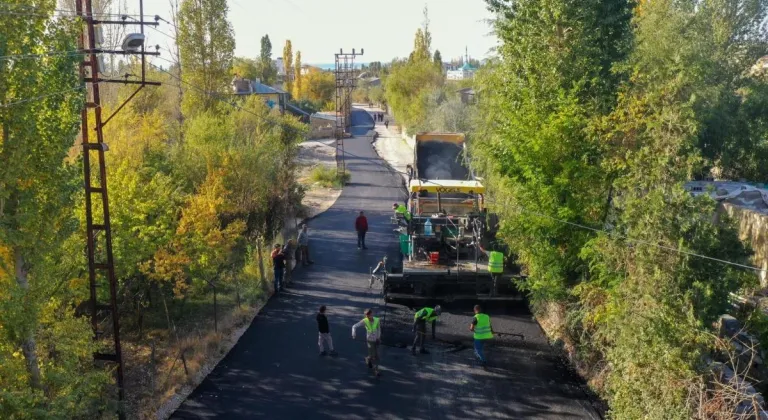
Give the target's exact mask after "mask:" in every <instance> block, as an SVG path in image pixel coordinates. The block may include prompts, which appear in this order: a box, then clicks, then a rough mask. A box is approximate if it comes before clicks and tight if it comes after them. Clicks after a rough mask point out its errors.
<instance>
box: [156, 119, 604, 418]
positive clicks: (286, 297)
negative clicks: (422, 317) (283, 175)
mask: <svg viewBox="0 0 768 420" xmlns="http://www.w3.org/2000/svg"><path fill="white" fill-rule="evenodd" d="M352 121H353V124H354V125H355V126H356V127H355V128H354V130H353V132H354V134H356V135H358V137H355V138H352V139H348V140H346V142H345V149H346V162H347V168H348V169H349V170H350V172H351V173H352V178H351V180H350V183H349V184H348V185H347V186H346V187H345V188H344V191H343V193H342V194H341V197H340V198H339V200H338V201H337V202H336V204H334V206H333V207H332V208H331V209H329V210H328V211H327V212H325V213H323V214H322V215H320V216H319V217H317V218H316V219H314V220H313V221H312V222H310V251H311V253H312V258H313V259H314V261H315V264H314V265H313V266H311V267H310V268H309V269H306V270H302V269H300V270H297V272H296V274H295V275H294V279H295V286H294V287H293V288H292V289H290V290H289V291H288V292H287V293H285V294H283V295H281V296H279V297H277V298H273V299H271V301H270V302H269V303H268V304H267V305H266V307H265V308H264V310H263V311H262V313H261V314H260V315H259V316H257V317H256V318H255V319H254V321H253V323H252V324H251V326H250V327H249V328H248V330H247V331H246V332H245V334H243V336H242V337H241V338H240V341H239V342H238V343H237V344H236V345H235V347H234V348H233V349H232V350H231V351H230V352H229V354H228V355H227V356H226V357H225V358H224V359H223V360H222V361H221V363H220V364H219V365H218V366H217V367H216V368H215V369H214V371H213V372H212V373H211V374H210V375H209V376H208V378H206V379H205V380H204V381H203V383H202V384H201V385H200V386H198V387H197V389H196V390H195V391H194V392H193V394H192V395H191V396H190V397H189V399H188V400H187V401H185V402H184V403H183V405H182V406H181V407H180V408H179V409H178V410H177V411H176V412H175V413H174V414H173V415H172V417H171V418H173V419H202V418H226V419H255V418H268V419H304V420H308V419H370V418H376V419H470V418H510V419H512V418H515V419H519V418H547V419H555V418H599V416H598V414H597V413H596V412H595V410H593V408H592V406H591V399H590V398H589V397H588V396H587V395H586V393H585V392H584V391H583V387H582V385H581V384H580V383H579V381H578V380H577V379H575V378H574V377H573V376H572V375H571V374H569V373H568V371H567V369H565V368H564V367H563V366H562V364H561V363H560V361H559V360H558V358H557V357H556V355H555V353H554V352H553V350H552V349H551V348H550V347H549V345H548V344H547V341H546V339H545V337H544V335H543V334H542V332H541V330H540V329H539V326H538V325H537V324H536V323H535V322H534V321H533V320H532V319H531V316H530V313H529V312H528V310H527V309H526V307H525V305H524V304H522V303H512V304H504V305H501V304H497V305H495V306H494V307H492V308H489V311H488V312H489V313H490V315H491V317H492V322H493V325H494V330H496V331H500V332H508V333H518V334H522V335H523V336H524V339H522V340H521V339H520V338H516V337H501V338H497V339H495V340H494V341H495V343H494V345H492V346H490V347H489V348H487V349H486V354H487V357H488V358H489V365H490V368H489V369H488V370H487V371H484V370H482V369H480V368H478V367H477V366H475V364H474V361H473V357H472V347H471V336H470V333H469V332H468V331H467V328H468V324H469V322H470V320H471V307H472V304H473V303H472V302H466V303H453V304H450V305H444V308H445V309H444V314H443V316H442V317H441V320H440V323H439V324H438V331H437V341H431V340H429V341H428V348H430V349H431V354H429V355H424V356H421V355H420V356H418V357H414V356H411V354H410V351H409V350H408V349H404V348H402V346H403V344H404V343H406V342H407V341H410V338H411V335H410V321H411V320H412V316H413V315H412V314H413V312H412V311H411V308H407V307H405V306H400V305H393V304H388V305H386V306H385V305H384V302H383V301H382V300H381V298H380V290H376V289H375V288H374V289H373V290H371V289H369V288H368V271H369V268H370V266H372V265H375V263H376V260H377V259H378V258H381V257H382V256H383V255H384V254H389V255H393V256H394V255H395V253H396V252H397V241H396V238H395V236H394V234H393V233H392V226H391V225H390V224H389V220H390V217H391V210H390V209H391V206H392V203H393V202H395V201H403V199H404V191H403V190H402V188H401V187H400V185H401V183H402V178H400V177H399V175H397V174H396V173H393V172H392V171H391V170H390V169H389V168H388V167H387V166H386V164H385V163H384V162H383V161H382V160H381V159H380V158H379V157H378V156H377V155H376V154H375V152H374V151H373V148H372V147H371V138H370V137H365V133H367V132H368V130H369V129H370V128H371V126H372V125H373V121H372V120H371V118H370V117H369V116H368V114H367V113H366V112H364V111H360V110H355V111H353V118H352ZM360 210H364V211H365V212H366V215H367V216H368V221H369V226H370V230H369V232H368V237H367V241H366V242H367V245H368V247H369V249H368V250H365V251H358V250H357V248H356V244H355V242H356V234H355V232H354V227H353V224H354V219H355V217H356V215H357V212H358V211H360ZM390 260H392V259H390ZM320 305H327V306H328V317H329V320H330V323H331V333H332V335H333V339H334V344H335V346H336V349H337V351H338V352H339V356H338V357H337V358H321V357H319V356H318V352H317V327H316V323H315V314H316V310H317V308H318V307H319V306H320ZM369 307H370V308H373V309H374V311H376V313H377V314H378V315H379V316H382V317H383V318H384V331H383V335H384V337H383V342H384V346H383V348H382V364H381V368H382V372H383V376H382V377H381V378H380V379H374V377H373V376H372V375H371V374H370V372H369V371H368V369H367V368H366V367H365V365H364V364H363V357H364V355H365V344H364V342H363V337H364V336H365V332H364V330H361V331H359V332H358V335H357V340H356V341H353V340H352V338H351V334H350V327H351V325H352V324H354V323H355V322H357V321H359V320H360V319H361V318H362V317H363V315H362V313H363V310H364V309H365V308H369ZM385 314H386V315H385Z"/></svg>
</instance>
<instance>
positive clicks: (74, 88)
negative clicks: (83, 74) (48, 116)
mask: <svg viewBox="0 0 768 420" xmlns="http://www.w3.org/2000/svg"><path fill="white" fill-rule="evenodd" d="M99 83H101V82H89V83H88V84H99ZM86 87H87V85H86V84H82V85H80V86H75V87H72V88H69V89H65V90H60V91H56V92H51V93H46V94H44V95H38V96H33V97H30V98H24V99H19V100H17V101H13V102H8V103H5V104H0V108H10V107H13V106H16V105H19V104H23V103H27V102H33V101H37V100H40V99H45V98H49V97H52V96H58V95H64V94H66V93H69V92H74V91H78V90H83V89H85V88H86Z"/></svg>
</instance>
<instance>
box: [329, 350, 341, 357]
mask: <svg viewBox="0 0 768 420" xmlns="http://www.w3.org/2000/svg"><path fill="white" fill-rule="evenodd" d="M330 355H331V356H333V357H336V356H338V355H339V353H336V350H331V353H330Z"/></svg>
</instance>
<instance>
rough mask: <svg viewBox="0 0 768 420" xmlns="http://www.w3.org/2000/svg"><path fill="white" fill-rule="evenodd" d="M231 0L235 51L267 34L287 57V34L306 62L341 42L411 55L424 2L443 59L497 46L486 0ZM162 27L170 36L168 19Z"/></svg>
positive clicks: (254, 46)
mask: <svg viewBox="0 0 768 420" xmlns="http://www.w3.org/2000/svg"><path fill="white" fill-rule="evenodd" d="M119 2H120V3H122V4H126V5H127V10H128V13H137V12H138V5H137V2H136V1H135V0H119ZM116 3H117V2H116ZM168 4H169V0H144V13H146V14H149V15H155V14H158V15H160V16H161V17H163V18H165V19H168V20H170V7H169V5H168ZM228 4H229V20H230V22H231V23H232V26H233V28H234V30H235V41H236V43H237V47H236V51H235V53H236V54H237V55H238V56H247V57H255V56H258V54H259V49H260V44H259V40H260V38H261V37H262V36H263V35H264V34H269V38H270V40H271V41H272V55H273V57H278V56H282V51H283V45H284V43H285V40H286V39H290V40H291V43H292V44H293V51H294V52H296V51H297V50H300V51H301V54H302V61H303V62H305V63H315V64H319V63H330V62H333V54H334V53H335V52H336V51H338V50H339V48H342V47H343V48H344V50H345V51H346V50H351V49H352V48H355V49H358V50H359V49H360V48H361V47H363V48H365V55H364V56H363V57H360V58H358V61H360V62H370V61H390V60H391V59H392V58H394V57H407V56H408V54H409V53H410V52H411V50H412V49H413V37H414V34H415V32H416V29H417V28H419V27H420V25H421V22H422V20H423V17H422V9H423V7H424V5H425V4H427V5H428V6H429V18H430V29H431V32H432V48H433V50H434V49H435V48H437V49H439V50H440V52H441V53H442V56H443V59H445V60H448V59H450V58H453V57H458V56H460V55H463V54H464V47H465V46H466V47H467V48H469V55H470V56H472V57H475V58H483V57H485V56H487V55H488V51H489V49H491V48H492V47H493V46H494V45H495V44H496V38H495V37H494V36H493V35H490V28H489V26H488V24H487V23H486V19H488V18H490V17H491V15H490V13H489V12H488V11H487V10H486V8H485V2H484V1H483V0H429V1H424V0H385V1H370V0H357V1H355V0H325V1H321V0H229V1H228ZM134 6H136V7H134ZM158 29H160V30H161V31H163V32H166V33H169V34H172V28H170V27H169V26H168V25H166V24H161V25H160V26H159V27H158ZM147 38H148V43H149V44H150V45H153V44H160V46H161V47H162V46H164V45H166V44H167V43H168V41H169V40H168V38H166V37H165V36H163V35H160V34H158V33H156V32H155V31H152V30H148V31H147Z"/></svg>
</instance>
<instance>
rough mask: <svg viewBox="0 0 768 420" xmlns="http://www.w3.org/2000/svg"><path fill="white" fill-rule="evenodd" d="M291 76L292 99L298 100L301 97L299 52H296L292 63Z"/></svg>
mask: <svg viewBox="0 0 768 420" xmlns="http://www.w3.org/2000/svg"><path fill="white" fill-rule="evenodd" d="M293 74H294V81H293V98H294V99H297V100H298V99H299V98H301V95H302V91H301V89H302V86H301V84H302V80H301V79H302V74H301V51H296V62H295V63H294V69H293Z"/></svg>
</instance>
